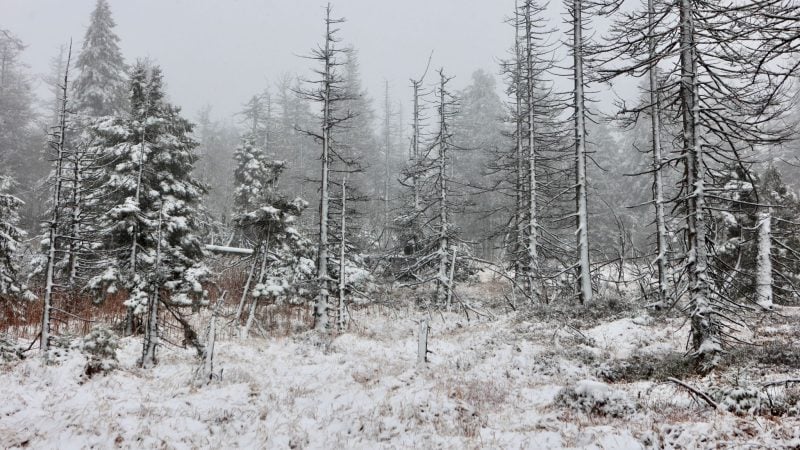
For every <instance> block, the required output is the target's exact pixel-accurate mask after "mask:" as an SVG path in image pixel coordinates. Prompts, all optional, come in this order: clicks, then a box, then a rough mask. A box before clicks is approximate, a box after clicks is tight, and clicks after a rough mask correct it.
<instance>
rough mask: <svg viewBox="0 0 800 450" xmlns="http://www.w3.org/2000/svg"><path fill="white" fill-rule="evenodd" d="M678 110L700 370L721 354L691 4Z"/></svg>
mask: <svg viewBox="0 0 800 450" xmlns="http://www.w3.org/2000/svg"><path fill="white" fill-rule="evenodd" d="M680 15H681V29H680V33H681V57H680V63H681V84H680V96H681V108H682V116H683V146H684V150H683V152H684V158H685V160H684V164H685V189H686V192H685V195H686V200H685V204H686V226H687V230H686V236H687V247H688V248H687V252H688V255H687V262H686V270H687V272H688V279H689V300H690V302H691V306H690V308H691V309H690V312H691V324H692V331H691V332H692V350H694V352H695V356H696V357H697V359H698V362H699V364H700V368H701V370H704V371H705V370H709V369H711V368H713V367H714V366H715V365H716V364H717V359H718V356H719V354H720V352H721V351H722V347H721V344H720V341H719V332H720V330H719V323H718V319H717V317H716V315H715V314H716V313H715V311H714V306H713V304H712V302H711V299H710V297H709V295H710V288H709V285H708V283H709V281H708V253H707V249H706V225H705V219H704V211H705V186H704V182H705V166H704V162H703V148H702V146H701V145H699V142H698V139H697V124H698V122H699V105H698V86H697V61H696V55H695V41H694V37H695V35H694V24H693V19H692V15H693V5H692V1H691V0H681V11H680Z"/></svg>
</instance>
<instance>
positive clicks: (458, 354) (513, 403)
mask: <svg viewBox="0 0 800 450" xmlns="http://www.w3.org/2000/svg"><path fill="white" fill-rule="evenodd" d="M421 314H422V313H420V312H415V310H413V309H411V308H407V309H402V310H398V311H393V310H391V309H388V308H383V307H380V308H378V307H373V308H367V309H365V310H362V311H360V312H357V313H355V316H354V323H353V327H352V329H351V331H350V332H348V333H346V334H343V335H340V336H337V337H334V338H333V339H332V340H325V339H321V338H319V337H318V336H317V335H315V334H313V333H311V332H302V333H298V334H294V335H291V336H288V337H287V336H284V337H280V336H275V337H268V338H251V339H249V340H246V341H240V340H238V339H233V338H225V339H221V340H219V341H218V342H217V347H216V359H215V369H214V372H215V373H216V374H217V376H216V378H215V379H214V380H213V381H212V382H210V383H209V384H207V385H203V386H198V385H197V384H196V383H195V382H194V381H193V380H194V374H195V371H196V370H197V368H198V366H199V363H198V361H197V360H196V358H195V355H194V352H193V351H191V350H184V349H175V348H170V347H165V348H163V349H162V350H161V353H160V355H161V356H160V361H159V364H158V366H157V367H155V368H154V369H150V370H143V369H139V368H137V367H136V359H137V358H138V357H139V355H140V352H141V342H140V340H139V339H137V338H127V339H124V340H122V341H121V348H120V351H119V359H120V366H121V367H120V369H119V370H116V371H114V372H112V373H110V374H109V375H98V376H95V377H93V378H91V379H88V380H85V379H83V378H82V376H81V375H82V371H83V365H84V363H85V361H84V360H83V357H82V356H81V355H80V354H79V353H74V354H73V355H72V356H70V357H67V358H66V359H65V360H64V362H62V363H61V364H60V365H49V366H44V365H43V364H42V363H41V362H40V360H39V358H35V357H30V358H27V359H26V360H24V361H21V362H18V363H13V364H7V365H6V366H4V367H2V368H0V399H2V401H0V447H4V448H6V447H7V448H23V447H26V448H59V449H71V448H109V447H118V448H137V449H138V448H175V449H183V448H186V449H190V448H287V447H288V448H315V449H330V448H347V449H358V448H363V449H375V448H458V449H462V448H511V449H516V448H525V449H544V448H562V447H564V448H606V449H611V448H625V449H627V448H631V449H636V448H744V447H746V448H798V446H800V420H798V419H796V418H788V417H783V418H776V417H765V416H736V415H734V414H732V413H728V412H724V411H712V410H710V409H709V408H707V407H706V406H705V405H702V404H697V403H695V402H694V401H693V400H692V399H691V398H690V397H689V395H688V393H687V392H686V391H685V390H682V389H680V388H678V387H677V386H676V385H674V384H671V383H664V382H659V383H657V382H651V381H634V382H620V383H613V384H610V385H605V384H601V383H597V382H595V381H591V382H589V381H584V380H601V377H600V376H599V375H598V374H599V373H600V372H601V371H602V369H603V367H604V366H606V365H608V364H610V363H613V361H614V360H615V359H620V358H629V357H630V356H631V355H632V354H633V353H634V352H645V353H646V352H655V353H657V352H660V351H661V352H663V351H664V350H665V349H673V350H676V351H679V350H681V349H682V346H683V343H684V341H685V338H686V329H685V326H684V325H683V322H682V321H681V320H680V319H677V318H673V319H664V318H658V319H653V318H650V317H644V316H641V317H632V318H630V317H629V318H609V319H608V320H607V321H603V320H600V321H599V322H597V323H596V324H592V325H591V326H586V327H584V328H583V329H580V327H578V326H575V325H567V324H568V323H571V321H570V320H567V319H558V318H557V316H556V318H549V319H540V318H537V316H535V315H526V314H522V313H519V312H517V313H502V312H498V311H495V314H494V317H491V318H489V317H483V318H480V319H476V318H475V317H474V315H473V317H472V319H471V320H470V321H467V320H466V319H465V317H464V316H463V315H458V314H455V313H448V314H439V313H436V314H432V315H430V316H429V320H430V322H431V333H430V344H429V345H430V351H431V352H432V353H431V355H430V358H429V359H430V362H429V363H428V364H427V365H425V366H418V365H417V364H416V359H417V355H416V351H417V331H418V329H419V327H418V325H417V322H416V320H417V319H418V318H419V317H421ZM682 326H684V328H682ZM785 326H787V325H785V324H783V325H780V326H776V327H773V328H771V329H769V330H766V331H765V334H769V333H773V335H774V333H782V332H785V331H787V330H784V329H783V328H781V327H785ZM744 369H747V368H744ZM784 372H785V373H781V374H778V373H773V372H770V373H766V374H764V373H762V374H761V375H762V376H764V377H766V378H770V379H784V378H792V377H794V378H798V373H797V371H796V370H795V372H794V373H792V372H791V370H789V369H787V370H786V371H784ZM714 377H720V375H715V376H712V377H707V378H705V379H695V380H689V381H688V382H689V383H694V384H696V385H704V383H712V382H713V381H714V380H716V379H717V378H714ZM566 386H578V390H579V391H580V390H583V391H581V392H584V391H590V392H589V394H590V395H598V392H599V393H600V394H599V395H603V396H611V397H613V396H621V397H624V399H625V401H626V402H629V404H630V406H631V407H632V409H631V410H630V411H628V412H627V413H625V414H623V415H621V416H620V417H612V415H606V416H604V415H598V414H591V413H589V414H587V413H585V412H581V411H577V410H573V409H570V408H566V407H564V406H563V405H562V404H561V403H558V402H555V399H556V397H557V395H558V394H559V391H561V389H562V388H564V387H566Z"/></svg>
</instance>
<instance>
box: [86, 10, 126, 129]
mask: <svg viewBox="0 0 800 450" xmlns="http://www.w3.org/2000/svg"><path fill="white" fill-rule="evenodd" d="M115 26H116V24H115V23H114V19H113V18H112V17H111V8H110V7H109V5H108V1H107V0H97V3H96V5H95V8H94V11H93V12H92V16H91V21H90V23H89V27H88V28H87V29H86V34H85V35H84V38H83V46H82V47H81V52H80V54H79V55H78V61H77V64H76V65H75V68H76V69H77V70H78V72H79V73H78V76H77V78H75V83H74V84H73V89H74V99H75V101H74V109H75V111H77V112H80V113H81V114H83V115H85V116H88V117H90V118H97V117H104V116H110V115H114V114H117V113H120V112H122V111H123V110H124V109H125V107H126V105H125V103H126V100H127V99H126V92H125V91H126V83H125V78H126V66H125V62H124V60H123V59H122V53H121V52H120V49H119V37H118V36H117V35H116V34H115V33H114V27H115Z"/></svg>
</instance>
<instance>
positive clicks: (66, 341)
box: [47, 334, 78, 364]
mask: <svg viewBox="0 0 800 450" xmlns="http://www.w3.org/2000/svg"><path fill="white" fill-rule="evenodd" d="M75 350H78V346H77V344H76V341H75V337H74V336H70V335H66V334H65V335H60V336H50V348H49V350H48V351H47V361H49V362H51V363H56V364H60V363H62V362H64V361H66V360H67V359H69V358H70V356H71V355H72V354H73V353H74V352H75Z"/></svg>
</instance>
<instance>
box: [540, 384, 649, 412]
mask: <svg viewBox="0 0 800 450" xmlns="http://www.w3.org/2000/svg"><path fill="white" fill-rule="evenodd" d="M555 405H556V406H560V407H563V408H568V409H572V410H575V411H582V412H585V413H587V414H595V415H599V416H608V417H624V416H627V415H629V414H631V413H633V412H634V410H635V407H634V404H633V402H631V401H630V399H628V397H627V395H626V394H625V393H624V392H622V391H618V390H614V389H611V387H609V386H608V385H607V384H605V383H601V382H599V381H593V380H582V381H579V382H578V383H576V384H575V385H574V386H568V387H565V388H563V389H561V391H559V393H558V394H557V395H556V398H555Z"/></svg>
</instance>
